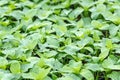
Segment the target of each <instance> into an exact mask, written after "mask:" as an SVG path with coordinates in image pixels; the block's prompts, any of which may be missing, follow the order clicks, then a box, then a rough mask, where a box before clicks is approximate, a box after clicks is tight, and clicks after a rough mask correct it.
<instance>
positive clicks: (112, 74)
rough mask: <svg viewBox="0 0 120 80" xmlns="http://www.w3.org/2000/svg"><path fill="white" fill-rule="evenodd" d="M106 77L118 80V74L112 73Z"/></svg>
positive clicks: (119, 74)
mask: <svg viewBox="0 0 120 80" xmlns="http://www.w3.org/2000/svg"><path fill="white" fill-rule="evenodd" d="M107 77H109V78H111V79H112V80H120V72H119V71H118V72H117V71H113V72H112V73H110V74H108V75H107Z"/></svg>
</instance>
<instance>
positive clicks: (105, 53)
mask: <svg viewBox="0 0 120 80" xmlns="http://www.w3.org/2000/svg"><path fill="white" fill-rule="evenodd" d="M108 55H109V49H107V48H106V47H103V48H101V53H100V55H99V58H100V60H103V59H105V58H106V57H107V56H108Z"/></svg>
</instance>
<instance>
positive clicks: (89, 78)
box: [80, 69, 94, 80]
mask: <svg viewBox="0 0 120 80" xmlns="http://www.w3.org/2000/svg"><path fill="white" fill-rule="evenodd" d="M80 74H81V75H82V76H83V77H84V78H85V79H86V80H94V76H93V73H92V72H91V71H90V70H88V69H82V70H81V72H80Z"/></svg>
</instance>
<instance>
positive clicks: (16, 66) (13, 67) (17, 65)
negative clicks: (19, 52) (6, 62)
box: [10, 61, 21, 74]
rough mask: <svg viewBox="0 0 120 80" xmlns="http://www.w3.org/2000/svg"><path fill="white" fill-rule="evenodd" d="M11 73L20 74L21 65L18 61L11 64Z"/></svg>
mask: <svg viewBox="0 0 120 80" xmlns="http://www.w3.org/2000/svg"><path fill="white" fill-rule="evenodd" d="M10 71H11V72H12V73H13V74H18V73H20V72H21V65H20V63H19V62H18V61H14V62H12V63H11V64H10Z"/></svg>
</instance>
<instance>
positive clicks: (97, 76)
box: [96, 72, 99, 80]
mask: <svg viewBox="0 0 120 80" xmlns="http://www.w3.org/2000/svg"><path fill="white" fill-rule="evenodd" d="M96 80H99V72H97V73H96Z"/></svg>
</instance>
